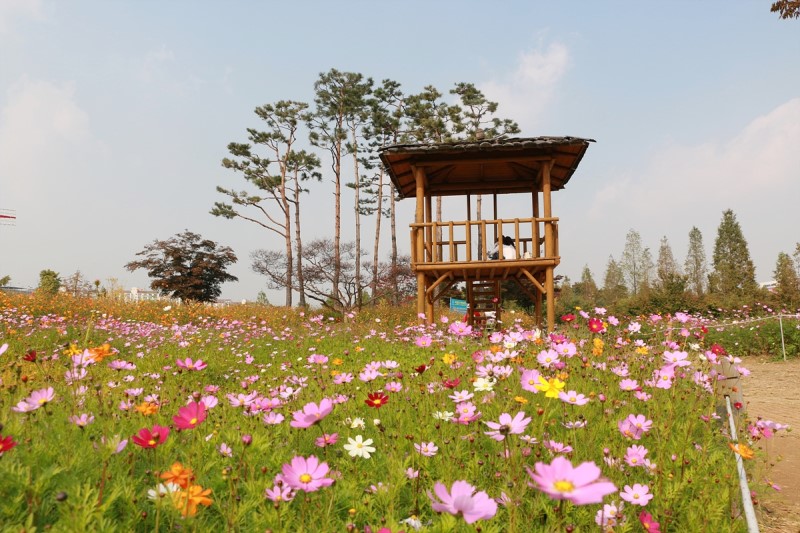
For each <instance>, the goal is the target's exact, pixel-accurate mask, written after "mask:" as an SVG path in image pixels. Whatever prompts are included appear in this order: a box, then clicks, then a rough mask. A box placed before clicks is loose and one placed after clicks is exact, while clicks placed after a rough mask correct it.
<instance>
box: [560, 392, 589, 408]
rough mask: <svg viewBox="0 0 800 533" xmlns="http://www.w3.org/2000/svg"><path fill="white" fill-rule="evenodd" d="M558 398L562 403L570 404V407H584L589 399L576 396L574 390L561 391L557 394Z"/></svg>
mask: <svg viewBox="0 0 800 533" xmlns="http://www.w3.org/2000/svg"><path fill="white" fill-rule="evenodd" d="M558 398H559V400H561V401H562V402H564V403H571V404H572V405H586V404H587V403H589V398H587V397H586V396H585V395H583V394H578V393H577V392H575V391H574V390H571V391H567V392H564V391H561V392H559V393H558Z"/></svg>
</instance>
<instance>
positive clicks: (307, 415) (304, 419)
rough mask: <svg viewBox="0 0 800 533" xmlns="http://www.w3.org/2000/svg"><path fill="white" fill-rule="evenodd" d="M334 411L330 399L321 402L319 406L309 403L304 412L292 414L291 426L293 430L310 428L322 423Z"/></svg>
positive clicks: (304, 407)
mask: <svg viewBox="0 0 800 533" xmlns="http://www.w3.org/2000/svg"><path fill="white" fill-rule="evenodd" d="M331 411H333V402H332V401H331V400H330V399H328V398H323V399H322V400H320V402H319V405H317V404H315V403H314V402H309V403H307V404H305V405H304V406H303V410H302V411H295V412H294V413H292V418H293V419H294V420H292V421H291V422H290V423H289V425H290V426H292V427H293V428H308V427H311V426H313V425H314V424H317V423H319V422H320V421H322V419H323V418H325V417H326V416H328V415H329V414H330V413H331Z"/></svg>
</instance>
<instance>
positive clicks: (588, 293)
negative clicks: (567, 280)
mask: <svg viewBox="0 0 800 533" xmlns="http://www.w3.org/2000/svg"><path fill="white" fill-rule="evenodd" d="M572 290H573V291H574V292H575V296H576V297H577V298H578V299H580V300H581V301H582V302H583V303H584V304H593V303H595V301H596V300H597V283H595V281H594V276H592V271H591V270H590V269H589V265H583V270H582V271H581V280H580V281H579V282H578V283H575V284H574V285H573V286H572Z"/></svg>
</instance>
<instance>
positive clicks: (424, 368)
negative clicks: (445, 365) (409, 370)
mask: <svg viewBox="0 0 800 533" xmlns="http://www.w3.org/2000/svg"><path fill="white" fill-rule="evenodd" d="M414 370H415V371H416V372H417V374H422V373H423V372H425V371H426V370H428V367H427V366H425V365H419V366H418V367H417V368H415V369H414Z"/></svg>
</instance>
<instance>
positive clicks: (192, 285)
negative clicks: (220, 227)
mask: <svg viewBox="0 0 800 533" xmlns="http://www.w3.org/2000/svg"><path fill="white" fill-rule="evenodd" d="M136 255H137V256H143V257H144V259H141V260H138V261H131V262H130V263H128V264H126V265H125V268H127V269H128V270H130V271H134V270H137V269H140V268H143V269H145V270H147V275H148V276H149V277H150V278H151V279H152V280H153V281H152V282H151V283H150V287H151V288H153V289H155V290H159V291H161V293H162V294H164V295H168V296H170V297H172V298H177V299H180V300H181V301H186V300H194V301H198V302H213V301H214V300H216V299H217V298H218V297H219V295H220V293H221V292H222V288H221V285H222V284H223V283H225V282H226V281H237V280H238V278H236V276H232V275H231V274H228V272H227V268H228V265H231V264H233V263H235V262H236V255H235V254H234V253H233V250H231V249H230V248H228V247H227V246H223V247H218V246H217V243H215V242H214V241H210V240H208V239H203V238H202V237H201V236H200V235H198V234H197V233H192V232H190V231H189V230H186V231H184V232H183V233H179V234H177V235H175V236H174V237H172V238H170V239H168V240H165V241H159V240H154V241H153V242H152V243H151V244H148V245H147V246H145V248H144V250H142V251H141V252H139V253H137V254H136Z"/></svg>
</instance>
